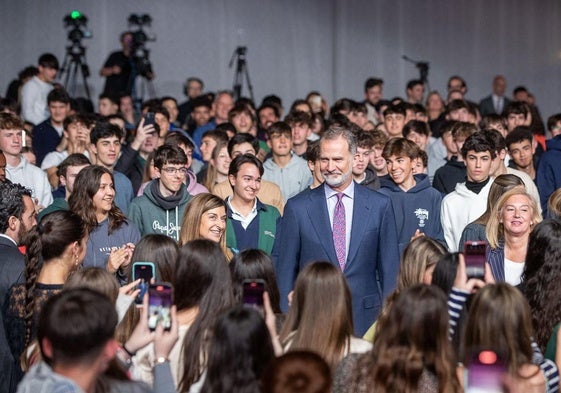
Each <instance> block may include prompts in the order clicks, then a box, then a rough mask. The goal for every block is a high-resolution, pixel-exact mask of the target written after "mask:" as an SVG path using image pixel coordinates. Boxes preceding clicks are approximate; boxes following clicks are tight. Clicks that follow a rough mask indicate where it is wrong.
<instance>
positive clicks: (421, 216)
mask: <svg viewBox="0 0 561 393" xmlns="http://www.w3.org/2000/svg"><path fill="white" fill-rule="evenodd" d="M413 213H415V216H417V220H419V227H420V228H423V227H424V226H425V224H426V223H427V220H428V219H429V211H428V210H427V209H422V208H418V209H417V210H415V211H414V212H413Z"/></svg>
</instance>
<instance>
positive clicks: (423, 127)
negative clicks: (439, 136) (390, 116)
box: [402, 120, 430, 138]
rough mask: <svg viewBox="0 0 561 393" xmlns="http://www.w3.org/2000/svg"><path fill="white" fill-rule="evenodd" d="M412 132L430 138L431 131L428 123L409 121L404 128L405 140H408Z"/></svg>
mask: <svg viewBox="0 0 561 393" xmlns="http://www.w3.org/2000/svg"><path fill="white" fill-rule="evenodd" d="M411 132H416V133H417V134H421V135H424V136H429V135H430V130H429V126H428V124H427V123H425V122H424V121H420V120H409V121H408V122H407V123H406V124H405V125H404V126H403V131H402V133H403V136H404V137H405V138H407V136H408V135H409V134H410V133H411Z"/></svg>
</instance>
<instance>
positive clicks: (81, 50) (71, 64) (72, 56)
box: [60, 42, 91, 101]
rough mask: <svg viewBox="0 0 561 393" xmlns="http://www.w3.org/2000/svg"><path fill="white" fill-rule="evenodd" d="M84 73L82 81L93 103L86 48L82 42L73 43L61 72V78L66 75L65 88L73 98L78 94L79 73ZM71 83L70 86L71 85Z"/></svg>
mask: <svg viewBox="0 0 561 393" xmlns="http://www.w3.org/2000/svg"><path fill="white" fill-rule="evenodd" d="M79 72H81V73H82V81H83V83H84V90H85V91H86V97H87V98H88V100H90V101H91V96H90V89H89V87H88V82H87V78H88V77H89V76H90V68H89V67H88V64H87V63H86V48H85V47H83V46H82V45H81V44H80V42H73V43H72V45H69V46H67V47H66V54H65V55H64V61H63V62H62V67H61V71H60V76H61V77H62V75H64V74H66V78H65V79H64V87H65V88H66V91H67V92H68V94H70V96H71V97H74V96H75V94H76V80H77V79H78V73H79ZM69 83H70V84H69Z"/></svg>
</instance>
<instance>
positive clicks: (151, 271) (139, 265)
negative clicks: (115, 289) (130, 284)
mask: <svg viewBox="0 0 561 393" xmlns="http://www.w3.org/2000/svg"><path fill="white" fill-rule="evenodd" d="M155 277H156V267H155V266H154V264H153V263H152V262H135V263H133V264H132V280H133V281H136V280H138V279H139V278H140V279H141V281H140V283H139V284H138V289H140V292H139V293H138V296H137V297H136V298H135V299H134V303H135V304H136V305H137V306H138V305H141V304H142V299H144V295H145V294H146V291H147V290H148V285H150V281H151V280H152V278H155Z"/></svg>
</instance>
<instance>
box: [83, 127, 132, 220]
mask: <svg viewBox="0 0 561 393" xmlns="http://www.w3.org/2000/svg"><path fill="white" fill-rule="evenodd" d="M123 136H124V135H123V130H122V129H121V128H119V126H117V125H115V124H111V123H108V122H103V121H101V122H97V123H96V125H95V127H94V128H93V129H92V131H91V133H90V141H91V151H92V153H93V154H94V155H95V163H96V164H97V165H101V166H103V167H105V168H107V169H109V170H110V171H111V172H113V178H114V179H115V204H116V205H117V207H118V208H119V209H121V210H122V211H123V213H126V212H128V211H129V204H130V202H131V201H132V198H133V197H134V194H133V191H132V183H131V181H130V180H129V178H128V177H126V176H125V175H124V174H123V173H121V172H119V171H116V170H115V164H116V163H117V159H118V158H119V154H120V153H121V140H122V139H123Z"/></svg>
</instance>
